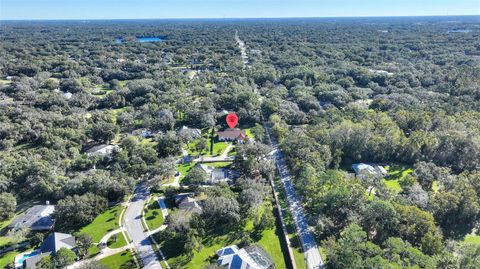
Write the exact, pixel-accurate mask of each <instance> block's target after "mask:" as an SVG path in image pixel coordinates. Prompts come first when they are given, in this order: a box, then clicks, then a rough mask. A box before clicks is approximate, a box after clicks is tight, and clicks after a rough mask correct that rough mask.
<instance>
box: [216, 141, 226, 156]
mask: <svg viewBox="0 0 480 269" xmlns="http://www.w3.org/2000/svg"><path fill="white" fill-rule="evenodd" d="M227 147H228V143H227V142H216V143H213V155H222V154H223V152H224V151H225V149H226V148H227Z"/></svg>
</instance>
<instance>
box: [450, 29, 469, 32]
mask: <svg viewBox="0 0 480 269" xmlns="http://www.w3.org/2000/svg"><path fill="white" fill-rule="evenodd" d="M471 32H472V30H470V29H455V30H450V31H448V33H471Z"/></svg>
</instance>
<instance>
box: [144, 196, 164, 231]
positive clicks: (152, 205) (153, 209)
mask: <svg viewBox="0 0 480 269" xmlns="http://www.w3.org/2000/svg"><path fill="white" fill-rule="evenodd" d="M145 221H146V222H147V225H148V228H150V230H155V229H157V228H159V227H160V226H162V224H163V215H162V210H161V209H160V206H159V205H158V202H157V198H154V199H151V200H150V202H149V203H148V205H147V206H146V208H145Z"/></svg>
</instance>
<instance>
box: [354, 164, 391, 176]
mask: <svg viewBox="0 0 480 269" xmlns="http://www.w3.org/2000/svg"><path fill="white" fill-rule="evenodd" d="M352 169H353V171H355V174H356V175H357V176H363V175H382V176H386V175H388V172H387V170H386V169H385V168H384V167H383V166H381V165H370V164H365V163H356V164H353V165H352Z"/></svg>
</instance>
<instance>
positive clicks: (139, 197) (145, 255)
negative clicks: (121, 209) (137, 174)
mask: <svg viewBox="0 0 480 269" xmlns="http://www.w3.org/2000/svg"><path fill="white" fill-rule="evenodd" d="M148 195H149V190H148V188H147V187H145V185H140V186H139V187H138V188H137V189H136V190H135V194H134V196H133V198H132V200H131V202H130V206H129V207H128V208H127V210H126V211H125V229H126V230H127V232H128V235H129V236H130V237H131V238H132V240H133V245H134V246H135V248H136V249H137V252H138V255H139V256H140V259H141V260H142V263H143V268H146V269H162V266H161V265H160V261H159V259H158V257H157V254H156V253H155V251H154V250H153V247H152V244H153V243H152V242H151V241H150V239H149V238H148V233H147V232H145V230H144V228H143V225H142V210H143V206H144V204H145V201H146V200H147V198H148Z"/></svg>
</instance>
